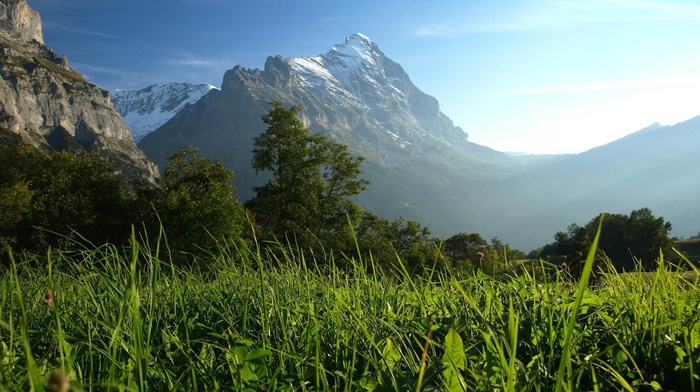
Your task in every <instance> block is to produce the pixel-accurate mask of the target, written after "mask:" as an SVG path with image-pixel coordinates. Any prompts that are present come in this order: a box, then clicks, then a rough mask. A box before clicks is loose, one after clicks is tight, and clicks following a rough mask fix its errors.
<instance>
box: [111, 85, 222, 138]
mask: <svg viewBox="0 0 700 392" xmlns="http://www.w3.org/2000/svg"><path fill="white" fill-rule="evenodd" d="M214 89H216V87H214V86H212V85H210V84H191V83H175V82H171V83H166V84H161V85H158V84H154V85H152V86H148V87H145V88H142V89H140V90H115V91H112V102H113V103H114V107H115V108H116V109H117V111H118V112H119V114H121V116H122V118H123V119H124V122H125V123H126V125H127V126H128V127H129V129H130V130H131V133H132V135H133V137H134V140H135V141H136V142H137V143H138V142H139V141H140V140H141V139H143V138H144V136H146V135H147V134H149V133H150V132H153V131H154V130H156V129H157V128H158V127H160V126H161V125H163V124H165V122H166V121H168V120H170V118H172V117H173V116H174V115H175V114H176V113H177V112H179V111H180V110H182V109H183V108H184V107H185V106H187V105H190V104H193V103H195V102H197V101H198V100H199V99H200V98H201V97H202V96H204V95H205V94H207V93H209V92H210V91H211V90H214Z"/></svg>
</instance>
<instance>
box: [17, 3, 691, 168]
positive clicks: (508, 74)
mask: <svg viewBox="0 0 700 392" xmlns="http://www.w3.org/2000/svg"><path fill="white" fill-rule="evenodd" d="M28 3H29V5H30V6H31V7H32V8H34V9H36V10H38V11H39V12H40V14H41V17H42V22H43V31H44V40H45V43H46V44H47V45H48V46H50V47H52V48H53V50H54V51H55V52H56V53H58V54H59V55H61V54H65V55H66V56H67V57H68V61H69V63H70V65H71V67H72V68H74V69H75V70H77V71H78V72H81V73H82V74H83V75H84V76H85V78H86V79H87V80H88V81H90V82H92V83H94V84H97V85H98V86H100V87H102V88H103V89H107V90H114V89H138V88H143V87H146V86H149V85H152V84H156V83H167V82H171V81H176V82H192V83H209V84H212V85H214V86H217V87H220V86H221V81H222V78H223V75H224V73H225V71H226V70H228V69H231V68H233V67H234V66H236V65H242V66H243V67H245V68H263V66H264V64H265V59H266V58H267V57H268V56H275V55H282V56H284V57H299V56H316V55H319V54H322V53H326V52H327V51H328V50H330V49H331V48H332V47H333V45H335V44H338V43H342V42H344V40H345V37H346V36H348V35H351V34H353V33H357V32H361V33H363V34H365V35H367V36H368V37H370V39H372V41H374V42H375V43H376V44H377V45H378V46H379V48H380V49H381V50H382V51H383V52H384V54H385V55H386V56H387V57H389V58H390V59H392V60H394V61H395V62H397V63H399V64H400V65H401V66H402V67H403V68H404V70H405V71H406V72H407V73H408V75H409V77H410V78H411V80H412V81H413V83H414V84H415V85H416V86H417V87H418V88H419V89H421V90H422V91H423V92H425V93H427V94H429V95H432V96H434V97H435V98H437V99H438V101H439V102H440V108H441V110H442V111H443V113H445V114H446V115H447V116H448V117H449V118H450V119H452V120H453V122H454V123H455V125H457V126H459V127H461V128H462V129H463V130H464V131H465V132H467V133H468V134H469V140H471V141H472V142H474V143H478V144H482V145H485V146H488V147H491V148H493V149H496V150H499V151H506V152H524V153H529V154H561V153H578V152H582V151H585V150H588V149H590V148H593V147H596V146H599V145H603V144H605V143H609V142H611V141H614V140H616V139H619V138H621V137H623V136H625V135H627V134H630V133H632V132H635V131H638V130H640V129H642V128H644V127H646V126H648V125H651V124H652V123H655V122H659V123H661V124H662V125H673V124H676V123H678V122H682V121H685V120H688V119H690V118H692V117H695V116H697V115H700V2H697V1H690V0H689V1H680V0H679V1H660V0H648V1H644V0H585V1H583V0H573V1H568V0H558V1H554V0H552V1H544V0H527V1H516V0H488V1H487V0H484V1H480V0H442V1H439V2H432V1H427V0H424V1H398V0H382V1H377V0H353V1H347V0H298V1H297V0H188V1H185V0H28Z"/></svg>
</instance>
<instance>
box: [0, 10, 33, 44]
mask: <svg viewBox="0 0 700 392" xmlns="http://www.w3.org/2000/svg"><path fill="white" fill-rule="evenodd" d="M0 35H5V36H7V37H8V38H10V39H12V40H15V41H21V42H22V41H28V42H31V41H32V40H33V41H36V42H38V43H40V44H43V43H44V36H43V34H42V31H41V18H40V17H39V13H38V12H37V11H36V10H33V9H32V8H30V7H29V5H28V4H27V1H26V0H3V1H2V2H0Z"/></svg>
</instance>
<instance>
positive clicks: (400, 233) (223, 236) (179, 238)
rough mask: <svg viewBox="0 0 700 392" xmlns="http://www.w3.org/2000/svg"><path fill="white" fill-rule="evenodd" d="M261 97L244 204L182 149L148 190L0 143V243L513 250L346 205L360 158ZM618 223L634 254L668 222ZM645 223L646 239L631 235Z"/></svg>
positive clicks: (175, 255) (575, 236)
mask: <svg viewBox="0 0 700 392" xmlns="http://www.w3.org/2000/svg"><path fill="white" fill-rule="evenodd" d="M270 105H271V107H270V110H269V112H268V113H267V114H265V115H264V116H263V117H262V121H263V122H264V123H265V124H266V126H267V130H266V131H265V132H264V133H262V134H260V135H259V136H258V137H256V138H255V140H254V150H253V159H252V162H251V165H252V167H253V169H254V170H255V171H256V173H266V174H269V175H270V176H269V178H270V179H269V180H268V181H267V182H266V183H265V184H263V185H261V186H258V187H255V188H254V189H253V190H254V196H253V197H252V198H251V199H250V200H248V201H246V202H245V203H242V202H240V201H239V200H238V199H237V197H236V192H235V188H234V178H235V175H234V172H233V171H231V170H229V169H226V168H225V167H224V165H223V164H222V163H221V162H220V161H219V160H211V159H206V158H202V157H199V156H198V151H197V150H195V149H193V148H191V147H185V148H183V149H181V150H179V151H176V152H175V153H174V154H173V155H172V156H171V157H169V159H168V165H167V167H166V168H165V170H164V172H163V175H162V176H161V177H160V178H159V179H158V182H157V184H155V186H154V185H153V184H149V183H145V182H144V181H142V180H139V179H136V178H130V179H124V178H122V177H121V176H119V175H118V173H116V171H115V167H114V165H112V164H111V163H110V162H108V161H106V160H103V159H100V158H99V157H97V156H96V155H95V154H92V153H85V154H82V155H73V154H70V153H68V152H46V151H43V150H40V149H38V148H35V147H32V146H30V145H27V144H14V145H6V146H3V147H0V148H2V151H1V152H0V246H2V247H3V248H5V249H7V248H10V249H11V250H13V251H14V252H45V251H46V249H48V248H49V247H52V248H55V249H56V248H58V249H60V248H64V247H71V246H74V245H75V244H76V243H80V244H85V245H88V246H99V245H102V244H105V243H111V244H115V245H126V244H128V242H129V240H130V238H131V233H132V229H133V231H134V232H135V233H136V234H137V236H139V238H140V239H142V240H147V239H149V238H150V239H152V238H156V237H157V236H161V235H162V236H163V238H164V239H165V240H166V241H167V249H169V251H170V254H169V255H168V256H169V257H170V259H171V260H173V261H174V262H176V263H180V264H183V265H191V264H192V263H198V262H206V260H207V258H208V257H210V256H211V255H212V254H217V253H219V252H220V251H221V250H222V249H231V248H232V247H237V246H240V245H242V244H248V245H253V244H258V245H260V244H262V245H263V247H265V246H266V244H270V246H269V247H267V248H266V249H267V250H268V251H270V252H274V251H275V249H278V248H279V245H280V244H282V245H289V247H288V249H293V250H295V251H298V252H315V253H316V254H319V253H328V252H335V253H336V254H337V255H338V256H343V257H335V258H334V259H335V260H336V262H340V261H342V260H349V259H350V258H353V257H357V258H365V259H368V260H369V259H371V260H373V261H374V262H375V263H376V264H379V265H387V266H389V265H391V264H392V263H393V262H395V261H396V260H397V257H398V258H400V259H401V260H402V262H403V263H404V265H405V266H406V267H407V268H408V269H409V270H410V271H411V272H412V273H422V272H425V271H428V270H433V269H436V268H437V269H445V268H451V269H458V270H463V271H467V270H474V269H481V270H484V271H487V272H490V273H497V272H498V271H499V270H500V269H502V268H503V267H504V262H505V261H506V260H517V259H522V258H524V257H525V255H524V254H523V253H522V252H520V251H517V250H514V249H509V247H508V246H507V245H506V244H504V243H502V242H501V241H500V240H498V238H494V239H493V240H492V241H491V242H490V243H489V242H487V241H486V240H484V239H483V238H481V236H480V235H479V234H476V233H458V234H455V235H454V236H452V237H450V238H448V239H445V240H442V239H439V238H435V237H433V236H432V235H431V232H430V230H429V228H427V227H423V226H421V224H420V223H418V222H414V221H406V220H404V219H403V218H398V219H394V220H388V219H385V218H382V217H380V216H377V215H376V214H373V213H371V212H368V211H364V210H363V209H362V208H361V207H360V206H359V205H357V204H356V203H355V202H354V201H353V197H354V196H357V195H358V194H360V193H361V192H362V191H363V190H364V189H365V187H366V186H367V185H368V184H369V183H368V182H367V181H366V180H364V179H362V178H361V165H362V162H363V158H362V157H356V156H352V155H351V154H350V153H349V152H348V150H347V147H346V146H344V145H342V144H339V143H336V142H333V141H331V140H329V139H328V138H327V137H325V136H323V135H322V134H320V133H315V134H312V133H311V132H310V131H309V129H308V128H306V127H305V126H304V125H303V123H302V122H301V120H299V118H298V116H297V115H298V112H299V110H301V108H300V107H299V106H292V107H290V108H287V107H285V106H284V105H282V104H281V103H280V102H276V101H273V102H271V103H270ZM659 219H661V221H659ZM594 221H595V219H594ZM594 221H591V223H589V224H588V225H586V226H585V227H583V228H581V227H578V226H576V225H572V226H570V227H569V229H568V231H567V232H565V233H564V232H559V233H557V234H556V235H555V239H556V241H555V242H554V243H552V244H549V245H547V246H545V247H544V248H542V249H540V250H538V251H537V252H533V253H532V254H531V255H530V256H536V257H547V256H552V255H557V256H558V255H566V256H567V257H569V256H570V255H575V254H577V252H580V249H582V248H583V247H585V245H586V243H587V242H586V241H589V239H590V238H591V236H590V228H591V227H594V226H595V227H597V223H595V224H594ZM659 224H660V225H661V226H662V229H663V230H661V231H659V230H658V229H659ZM620 225H622V226H624V228H625V230H626V231H625V233H627V234H625V236H626V237H624V239H625V241H627V242H625V246H629V247H634V246H637V248H630V250H632V249H634V251H639V253H634V254H635V255H638V256H640V257H643V260H648V259H651V257H650V255H651V252H652V251H653V250H654V249H657V250H656V252H657V253H658V247H659V246H661V247H665V246H667V245H668V244H667V242H668V240H667V239H668V237H667V236H666V237H664V235H666V234H668V231H669V230H670V224H667V223H666V222H664V221H663V219H662V218H658V219H657V218H654V217H653V215H651V212H650V211H649V210H648V209H642V210H639V211H634V212H633V213H632V215H631V216H630V217H626V216H625V218H624V219H623V217H622V216H609V217H608V218H606V220H605V228H606V230H604V233H605V232H606V231H608V230H609V231H610V233H613V232H615V230H619V229H620ZM608 228H609V229H608ZM651 230H655V231H654V233H656V235H657V236H658V238H655V239H654V240H651V239H650V238H649V237H645V235H646V234H644V235H642V234H640V233H647V232H648V231H651ZM634 233H637V235H635V234H634ZM610 236H611V237H610V241H609V243H610V245H607V244H608V243H607V242H605V241H603V240H602V239H601V248H603V244H605V246H610V247H609V248H607V249H609V252H610V253H609V254H610V255H611V257H614V258H616V259H617V258H618V257H619V258H620V260H627V259H626V258H625V257H624V256H625V255H623V254H622V253H621V252H619V253H615V252H618V250H617V248H613V245H612V244H616V243H617V242H616V241H618V240H619V238H618V237H615V236H614V235H613V234H610ZM664 241H666V242H664ZM613 249H615V250H613ZM3 254H4V256H3V257H4V258H5V259H6V257H5V256H6V255H7V252H3ZM345 256H347V257H345ZM3 260H4V259H3ZM625 262H626V261H625Z"/></svg>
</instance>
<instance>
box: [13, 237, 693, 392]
mask: <svg viewBox="0 0 700 392" xmlns="http://www.w3.org/2000/svg"><path fill="white" fill-rule="evenodd" d="M278 247H279V249H280V251H278V252H276V253H275V254H276V255H277V256H273V255H271V254H267V253H265V252H264V251H263V250H261V249H259V248H256V247H254V248H252V249H249V248H246V247H241V248H237V249H224V250H222V251H221V252H220V254H216V255H212V257H211V260H210V263H209V268H208V269H206V270H180V269H177V268H175V267H174V266H172V265H171V264H170V263H169V262H168V259H167V252H165V251H164V249H162V247H161V245H160V243H158V242H156V243H151V244H148V243H140V242H138V241H136V239H132V245H131V247H130V248H129V249H126V250H123V249H117V248H115V247H113V246H102V247H95V248H79V247H77V246H76V249H75V250H72V251H70V252H67V251H61V252H59V251H51V252H48V253H47V254H46V255H42V256H23V257H18V260H17V261H16V262H14V263H13V266H12V267H11V268H9V269H6V270H3V271H1V272H0V391H16V390H35V391H41V390H44V388H47V387H49V383H51V382H53V383H60V382H64V381H65V378H67V377H69V378H70V380H71V381H70V385H71V388H72V389H71V390H74V391H139V390H141V391H145V390H149V391H171V390H174V391H214V390H225V391H358V390H359V391H362V390H366V391H413V390H415V391H420V390H424V391H442V390H447V391H463V390H472V391H486V390H489V391H490V390H504V391H553V390H564V391H584V390H585V391H608V390H615V391H616V390H628V391H633V390H635V391H636V390H650V391H651V390H675V391H694V390H700V384H699V382H700V381H699V379H698V376H699V375H700V371H699V370H698V369H699V366H700V310H699V309H700V294H699V293H700V291H699V290H698V283H697V281H696V280H694V279H686V278H684V275H683V274H679V273H676V272H672V270H671V269H670V268H667V266H665V265H664V264H663V262H662V263H661V267H660V268H659V270H658V271H657V272H655V273H654V274H653V275H652V278H651V279H650V278H649V275H648V274H641V273H627V274H623V275H617V274H612V275H606V276H605V277H604V279H600V280H599V282H604V283H600V285H599V286H590V285H589V284H588V282H587V281H586V278H585V277H584V278H583V279H581V280H580V282H572V281H571V280H570V279H569V278H568V275H567V273H566V271H557V272H556V273H554V274H553V275H551V276H549V277H546V273H545V272H546V270H547V266H546V265H544V263H540V266H539V268H540V271H530V272H528V271H527V270H521V271H520V272H519V273H518V274H504V275H501V276H497V277H493V276H488V275H485V274H482V273H477V274H472V275H461V274H458V273H456V272H449V271H448V272H446V273H435V274H434V275H433V276H432V277H431V278H430V279H428V278H422V277H413V276H409V275H408V273H407V272H406V270H405V269H404V268H403V267H402V265H401V263H400V260H396V261H393V265H394V267H393V269H391V270H390V271H388V272H382V270H380V269H379V268H378V266H377V264H376V263H375V262H374V261H373V260H356V259H351V260H349V261H346V260H343V263H338V264H339V265H341V264H342V265H348V264H349V265H350V267H349V268H348V269H339V268H336V267H334V264H335V260H334V259H333V258H332V256H326V257H325V258H321V256H318V255H316V256H315V257H309V255H305V254H303V253H301V252H299V251H298V250H297V249H293V248H284V247H283V246H282V245H278ZM280 255H281V256H280ZM592 257H594V254H593V253H591V255H590V257H589V259H590V260H591V262H592ZM591 262H589V263H588V264H587V265H588V266H589V267H590V266H591ZM695 272H696V273H697V271H695ZM584 274H585V272H584ZM48 290H51V296H52V301H51V303H50V304H49V303H47V292H48ZM56 390H58V389H56Z"/></svg>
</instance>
